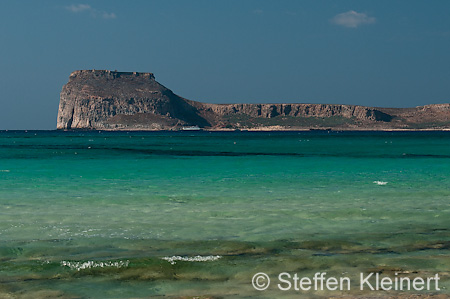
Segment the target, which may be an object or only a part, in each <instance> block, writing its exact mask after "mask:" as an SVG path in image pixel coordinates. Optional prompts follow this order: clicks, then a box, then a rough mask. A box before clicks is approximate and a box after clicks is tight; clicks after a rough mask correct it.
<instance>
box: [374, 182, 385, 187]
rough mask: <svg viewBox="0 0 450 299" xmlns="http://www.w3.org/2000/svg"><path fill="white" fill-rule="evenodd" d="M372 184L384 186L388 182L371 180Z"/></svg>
mask: <svg viewBox="0 0 450 299" xmlns="http://www.w3.org/2000/svg"><path fill="white" fill-rule="evenodd" d="M373 183H374V184H377V185H380V186H384V185H387V183H388V182H383V181H373Z"/></svg>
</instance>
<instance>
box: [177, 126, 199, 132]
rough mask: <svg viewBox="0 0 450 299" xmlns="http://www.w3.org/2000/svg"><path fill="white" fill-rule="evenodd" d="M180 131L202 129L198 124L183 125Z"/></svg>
mask: <svg viewBox="0 0 450 299" xmlns="http://www.w3.org/2000/svg"><path fill="white" fill-rule="evenodd" d="M181 130H182V131H201V130H202V129H201V128H200V127H199V126H191V127H183V128H182V129H181Z"/></svg>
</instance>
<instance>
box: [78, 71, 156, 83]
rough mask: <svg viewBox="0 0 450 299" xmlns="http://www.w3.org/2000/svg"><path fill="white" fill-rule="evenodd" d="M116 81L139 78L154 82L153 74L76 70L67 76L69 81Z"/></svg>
mask: <svg viewBox="0 0 450 299" xmlns="http://www.w3.org/2000/svg"><path fill="white" fill-rule="evenodd" d="M75 78H77V79H99V78H105V79H117V78H127V79H132V78H141V79H150V80H155V75H154V74H153V73H141V72H118V71H108V70H78V71H74V72H72V73H71V74H70V76H69V81H70V80H72V79H75Z"/></svg>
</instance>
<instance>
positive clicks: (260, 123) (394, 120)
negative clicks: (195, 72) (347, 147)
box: [57, 70, 450, 130]
mask: <svg viewBox="0 0 450 299" xmlns="http://www.w3.org/2000/svg"><path fill="white" fill-rule="evenodd" d="M186 126H198V127H201V128H206V129H264V128H266V129H270V128H275V129H308V128H335V129H419V128H437V129H443V128H448V127H450V104H438V105H427V106H422V107H416V108H373V107H364V106H355V105H328V104H207V103H201V102H196V101H190V100H187V99H184V98H182V97H180V96H177V95H175V94H174V93H173V92H172V91H171V90H169V89H167V88H166V87H164V86H163V85H161V84H159V83H158V82H157V81H156V80H155V77H154V75H153V74H151V73H137V72H116V71H114V72H113V71H105V70H81V71H75V72H73V73H72V74H71V75H70V77H69V82H68V83H67V84H66V85H64V87H63V89H62V91H61V99H60V104H59V111H58V120H57V128H58V129H63V130H64V129H69V130H70V129H87V130H90V129H92V130H94V129H95V130H177V129H181V128H182V127H186Z"/></svg>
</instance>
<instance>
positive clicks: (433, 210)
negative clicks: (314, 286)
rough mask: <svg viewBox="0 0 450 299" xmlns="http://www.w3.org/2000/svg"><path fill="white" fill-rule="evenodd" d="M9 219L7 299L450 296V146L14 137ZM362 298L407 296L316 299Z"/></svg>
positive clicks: (3, 173)
mask: <svg viewBox="0 0 450 299" xmlns="http://www.w3.org/2000/svg"><path fill="white" fill-rule="evenodd" d="M0 207H1V209H0V213H1V214H0V281H1V285H0V297H7V296H30V298H39V297H42V298H47V297H57V296H60V297H61V298H65V297H67V298H88V297H92V298H148V297H152V296H158V295H166V296H168V297H170V296H175V297H176V296H205V297H208V296H216V297H230V298H234V297H238V296H248V297H255V298H261V297H267V298H273V297H280V296H296V295H299V292H295V291H292V292H291V291H289V292H281V291H280V290H278V289H277V288H276V287H275V286H274V285H272V286H271V287H270V288H268V289H267V290H266V291H262V292H260V291H256V290H254V289H253V287H252V284H251V281H252V276H253V275H254V274H255V273H257V272H265V273H267V274H268V275H269V276H270V277H272V278H276V277H277V275H278V273H280V272H289V273H292V274H293V273H298V274H299V275H302V276H309V277H312V276H313V275H314V273H316V272H327V273H328V274H329V275H334V276H343V275H345V276H348V277H351V278H352V279H353V278H355V279H356V277H357V276H358V275H360V273H371V272H378V273H381V274H383V275H386V276H391V277H393V276H394V275H395V273H400V274H401V275H404V276H411V277H415V276H424V277H425V276H431V275H434V274H435V273H439V274H440V276H441V282H440V285H441V287H442V288H441V291H439V292H431V294H450V291H449V288H450V282H449V271H450V133H445V132H441V133H439V132H425V133H420V132H419V133H405V132H402V133H376V132H372V133H361V132H359V133H356V132H346V133H343V132H284V133H282V132H278V133H277V132H271V133H264V132H258V133H250V132H228V133H210V132H172V133H169V132H128V133H127V132H120V133H119V132H54V131H47V132H46V131H28V132H25V131H9V132H5V131H3V132H0ZM416 293H417V292H416ZM426 293H427V292H423V294H426ZM360 294H366V295H367V294H369V295H374V296H375V295H383V294H394V293H377V292H368V291H364V292H360V291H358V288H357V285H356V284H355V287H354V288H352V291H350V292H340V291H334V292H326V291H310V292H307V293H305V292H303V293H302V295H303V296H309V297H313V296H316V297H323V296H340V295H355V296H356V295H360ZM402 294H408V293H405V292H403V293H402Z"/></svg>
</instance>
